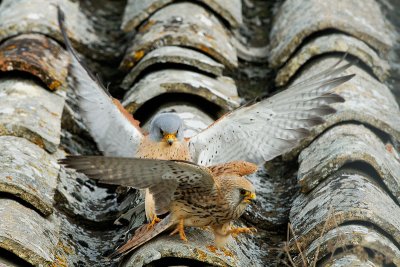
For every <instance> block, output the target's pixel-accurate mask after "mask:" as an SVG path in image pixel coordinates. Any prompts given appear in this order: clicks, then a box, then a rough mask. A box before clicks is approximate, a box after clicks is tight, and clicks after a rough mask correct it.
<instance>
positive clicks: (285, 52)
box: [269, 0, 393, 68]
mask: <svg viewBox="0 0 400 267" xmlns="http://www.w3.org/2000/svg"><path fill="white" fill-rule="evenodd" d="M384 18H385V16H383V14H382V13H381V10H380V8H379V5H378V3H377V2H376V1H375V0H367V1H357V0H338V1H333V2H332V1H319V0H311V1H302V0H288V1H285V2H284V3H283V4H282V6H281V7H280V9H279V12H278V14H277V15H276V18H275V23H274V25H273V28H272V30H271V34H270V36H271V54H270V58H269V61H270V63H271V65H272V66H273V67H274V68H277V67H279V66H281V65H282V64H283V63H284V62H285V61H286V60H287V59H288V58H289V57H290V56H291V54H292V53H293V52H294V51H295V50H296V49H297V48H298V47H299V45H300V44H301V43H302V42H303V41H304V40H305V39H306V38H307V37H308V36H310V35H312V34H313V33H316V32H318V31H324V30H332V29H333V30H336V31H340V32H344V33H348V34H350V35H352V36H354V37H356V38H358V39H360V40H362V41H364V42H365V43H367V44H368V45H370V46H371V47H373V48H374V49H376V50H378V51H379V52H380V53H381V54H383V55H385V54H387V52H388V51H389V49H390V48H391V47H392V45H393V35H392V33H391V28H390V27H389V26H388V23H387V21H385V19H384ZM288 25H291V26H290V27H288Z"/></svg>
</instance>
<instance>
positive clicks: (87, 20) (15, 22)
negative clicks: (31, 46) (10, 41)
mask: <svg viewBox="0 0 400 267" xmlns="http://www.w3.org/2000/svg"><path fill="white" fill-rule="evenodd" d="M59 3H60V5H61V7H62V8H63V10H64V12H65V13H66V16H67V18H66V20H67V24H68V25H67V29H68V35H69V36H70V38H71V41H72V42H73V44H74V45H75V46H76V47H77V49H78V50H79V51H81V52H84V54H86V55H90V56H91V57H92V58H98V59H110V58H115V57H116V56H119V55H120V53H121V52H122V51H121V49H120V43H117V42H113V43H110V42H109V38H110V34H109V33H108V34H107V33H103V32H102V31H101V29H100V30H98V29H97V28H96V24H99V18H97V17H93V16H87V15H86V14H85V13H84V12H83V9H82V6H83V5H81V4H80V3H79V2H75V1H69V0H67V1H62V2H60V1H58V0H46V1H42V0H4V1H2V3H1V5H0V29H1V30H0V40H5V39H7V38H9V37H12V36H15V35H19V34H24V33H33V32H35V33H38V32H39V33H41V34H45V35H48V36H51V37H52V38H54V39H57V40H59V41H62V37H61V33H60V30H59V28H58V23H57V10H56V6H57V4H59ZM92 11H93V9H92ZM89 14H90V13H89ZM109 24H112V23H109Z"/></svg>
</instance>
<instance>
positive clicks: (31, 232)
mask: <svg viewBox="0 0 400 267" xmlns="http://www.w3.org/2000/svg"><path fill="white" fill-rule="evenodd" d="M0 217H1V220H0V247H1V248H4V249H6V250H9V251H12V252H13V253H14V254H16V255H17V256H19V257H20V258H22V259H24V260H25V261H27V262H29V263H31V264H33V265H36V266H41V265H42V266H49V265H51V263H52V262H53V261H54V260H55V257H54V251H55V249H56V246H57V244H58V241H59V223H58V221H57V219H56V218H55V217H54V216H50V217H47V218H43V217H42V216H40V215H39V214H38V213H37V212H35V211H33V210H31V209H30V208H27V207H25V206H22V205H21V204H19V203H18V202H16V201H14V200H10V199H0Z"/></svg>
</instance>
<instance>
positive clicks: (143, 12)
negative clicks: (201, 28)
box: [122, 0, 243, 32]
mask: <svg viewBox="0 0 400 267" xmlns="http://www.w3.org/2000/svg"><path fill="white" fill-rule="evenodd" d="M173 2H174V1H173V0H128V3H127V5H126V8H125V13H124V18H123V22H122V28H123V30H124V31H127V32H128V31H132V30H133V29H135V28H136V27H137V26H139V25H140V24H141V23H142V22H143V21H145V20H146V19H148V17H149V16H151V14H153V13H154V12H156V11H157V10H159V9H160V8H162V7H164V6H166V5H168V4H171V3H173ZM194 2H196V1H194ZM198 2H200V3H202V4H205V5H207V6H208V7H209V8H211V9H212V10H213V11H214V12H216V13H218V14H219V15H220V16H221V17H222V18H223V19H224V20H226V21H228V22H229V24H230V25H231V26H232V27H234V28H237V27H239V26H240V25H241V24H242V23H243V18H242V2H241V1H240V0H198Z"/></svg>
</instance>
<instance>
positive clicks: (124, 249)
mask: <svg viewBox="0 0 400 267" xmlns="http://www.w3.org/2000/svg"><path fill="white" fill-rule="evenodd" d="M173 224H174V222H173V221H171V215H168V216H167V217H165V218H164V219H163V220H161V222H159V223H157V224H156V225H154V226H153V227H152V228H150V229H148V228H147V224H145V225H142V226H141V227H140V228H138V229H137V230H136V231H135V235H134V236H133V237H132V238H131V239H130V240H128V241H127V242H126V243H125V244H123V245H122V246H120V247H119V248H118V249H117V250H116V251H115V252H113V253H112V254H111V255H109V256H108V258H116V257H118V256H122V255H125V254H127V253H129V252H131V251H132V250H134V249H136V248H138V247H140V246H141V245H143V244H144V243H146V242H148V241H150V240H151V239H153V238H154V237H156V236H158V235H159V234H161V233H162V232H164V231H165V230H167V229H168V228H170V227H171V226H172V225H173Z"/></svg>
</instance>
